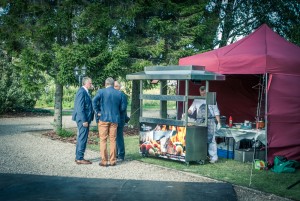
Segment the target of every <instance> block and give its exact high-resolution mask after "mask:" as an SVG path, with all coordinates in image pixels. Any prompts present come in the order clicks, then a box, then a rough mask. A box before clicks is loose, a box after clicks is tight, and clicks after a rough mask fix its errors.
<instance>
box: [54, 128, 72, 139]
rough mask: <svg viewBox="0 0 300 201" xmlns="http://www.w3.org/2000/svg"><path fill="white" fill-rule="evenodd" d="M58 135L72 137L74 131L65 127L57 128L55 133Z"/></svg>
mask: <svg viewBox="0 0 300 201" xmlns="http://www.w3.org/2000/svg"><path fill="white" fill-rule="evenodd" d="M57 134H58V135H59V136H60V137H63V138H66V137H73V136H74V135H75V133H74V132H73V131H71V130H66V129H63V128H62V129H59V130H58V133H57Z"/></svg>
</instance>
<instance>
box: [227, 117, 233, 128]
mask: <svg viewBox="0 0 300 201" xmlns="http://www.w3.org/2000/svg"><path fill="white" fill-rule="evenodd" d="M228 125H229V128H232V116H230V117H229V124H228Z"/></svg>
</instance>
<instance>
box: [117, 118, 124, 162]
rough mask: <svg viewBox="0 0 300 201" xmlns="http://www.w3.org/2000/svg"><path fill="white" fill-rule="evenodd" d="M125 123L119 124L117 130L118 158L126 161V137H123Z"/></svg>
mask: <svg viewBox="0 0 300 201" xmlns="http://www.w3.org/2000/svg"><path fill="white" fill-rule="evenodd" d="M123 129H124V123H123V122H122V123H119V124H118V129H117V139H116V142H117V158H118V159H121V160H124V158H125V144H124V136H123Z"/></svg>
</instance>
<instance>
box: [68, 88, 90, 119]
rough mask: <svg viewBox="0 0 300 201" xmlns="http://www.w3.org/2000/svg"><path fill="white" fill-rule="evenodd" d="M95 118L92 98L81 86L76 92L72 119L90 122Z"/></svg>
mask: <svg viewBox="0 0 300 201" xmlns="http://www.w3.org/2000/svg"><path fill="white" fill-rule="evenodd" d="M93 119H94V111H93V105H92V99H91V97H90V95H89V94H88V92H87V91H86V90H85V89H84V88H83V87H81V88H80V89H78V91H77V93H76V98H75V103H74V110H73V114H72V120H73V121H76V122H79V121H82V122H88V123H89V124H90V123H91V122H92V121H93Z"/></svg>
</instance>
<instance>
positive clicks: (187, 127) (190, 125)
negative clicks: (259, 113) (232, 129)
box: [126, 65, 225, 165]
mask: <svg viewBox="0 0 300 201" xmlns="http://www.w3.org/2000/svg"><path fill="white" fill-rule="evenodd" d="M126 79H128V80H140V105H141V108H140V118H139V122H140V133H139V145H140V153H141V154H142V155H143V156H154V157H160V158H166V159H171V160H177V161H182V162H185V163H186V164H187V165H188V164H189V162H191V161H194V162H197V163H199V164H204V161H205V159H206V158H207V121H205V122H204V123H201V124H200V123H197V122H196V121H195V120H192V119H191V118H189V116H188V115H185V114H188V113H187V111H188V103H189V100H193V99H205V100H206V103H208V104H209V105H214V104H216V94H215V92H208V87H209V85H208V84H209V81H211V80H225V76H224V75H221V74H215V73H212V72H207V71H205V68H204V67H203V66H175V65H174V66H148V67H145V68H144V71H142V72H137V73H133V74H129V75H127V76H126ZM171 80H172V81H175V82H177V88H178V89H179V84H180V83H181V84H185V94H184V95H176V94H174V95H170V94H167V95H163V94H162V93H161V92H160V94H144V93H143V92H144V89H143V84H144V82H145V81H148V82H152V83H153V81H156V82H155V83H159V82H158V81H161V83H166V82H165V81H171ZM190 81H193V82H201V81H205V82H206V91H207V95H206V96H205V97H204V96H189V82H190ZM160 87H161V89H162V88H163V87H166V86H160ZM161 91H162V90H161ZM177 91H178V90H177ZM143 100H154V101H159V102H160V103H162V102H165V103H166V102H167V101H175V103H176V104H175V105H176V110H175V112H176V111H177V109H178V104H179V103H180V102H182V105H183V112H184V114H183V115H182V116H181V117H178V115H174V116H172V115H167V117H164V118H163V117H162V116H163V115H162V113H161V112H160V115H159V117H154V116H153V115H152V116H151V115H150V116H149V113H148V112H145V113H144V112H143V110H144V108H143ZM167 110H168V111H169V108H168V109H167ZM207 111H208V108H207V104H206V118H205V119H207Z"/></svg>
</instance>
